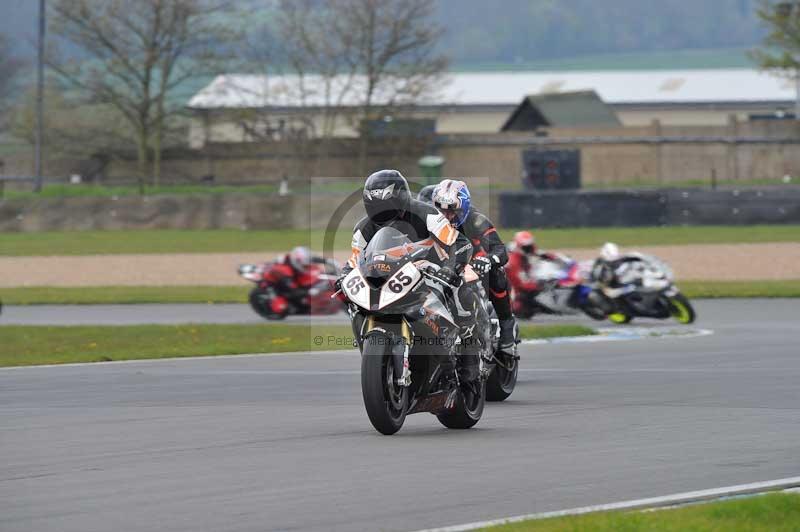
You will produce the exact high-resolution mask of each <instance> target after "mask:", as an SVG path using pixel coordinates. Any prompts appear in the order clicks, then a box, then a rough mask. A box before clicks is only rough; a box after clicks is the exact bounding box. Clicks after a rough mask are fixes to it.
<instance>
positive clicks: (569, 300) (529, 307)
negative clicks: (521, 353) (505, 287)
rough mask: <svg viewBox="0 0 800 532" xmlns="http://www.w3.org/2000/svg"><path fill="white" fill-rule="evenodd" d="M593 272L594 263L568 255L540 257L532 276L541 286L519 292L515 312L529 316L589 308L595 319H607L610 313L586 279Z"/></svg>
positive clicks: (561, 313) (563, 313) (564, 312)
mask: <svg viewBox="0 0 800 532" xmlns="http://www.w3.org/2000/svg"><path fill="white" fill-rule="evenodd" d="M590 273H591V263H589V264H587V263H586V262H576V261H575V260H573V259H571V258H570V257H568V256H566V255H562V254H555V255H552V256H548V257H541V258H539V259H538V260H537V261H536V262H535V264H534V266H533V267H532V268H531V277H533V278H534V279H535V280H536V283H537V285H539V286H540V287H541V289H540V290H539V291H537V292H520V293H517V294H515V302H514V303H515V314H516V315H517V317H519V318H522V319H529V318H531V317H533V315H534V314H537V313H543V314H555V315H574V314H579V313H580V312H585V313H586V314H588V315H589V316H591V317H593V318H595V319H605V317H606V314H605V313H604V312H603V311H602V310H601V309H600V308H598V307H597V305H596V301H595V298H596V296H594V295H593V294H592V287H591V285H590V284H588V283H587V282H586V281H585V280H586V279H588V278H589V276H590Z"/></svg>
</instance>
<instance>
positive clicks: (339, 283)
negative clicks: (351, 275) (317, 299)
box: [333, 275, 345, 292]
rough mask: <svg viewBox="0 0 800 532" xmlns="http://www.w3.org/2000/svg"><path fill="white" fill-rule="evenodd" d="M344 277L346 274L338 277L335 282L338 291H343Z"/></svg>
mask: <svg viewBox="0 0 800 532" xmlns="http://www.w3.org/2000/svg"><path fill="white" fill-rule="evenodd" d="M344 278H345V276H344V275H342V276H341V277H339V278H338V279H336V281H334V283H333V288H334V289H335V290H336V291H337V292H341V291H342V281H344Z"/></svg>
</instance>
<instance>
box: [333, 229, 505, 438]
mask: <svg viewBox="0 0 800 532" xmlns="http://www.w3.org/2000/svg"><path fill="white" fill-rule="evenodd" d="M431 245H432V242H431V241H430V240H428V241H422V242H416V243H414V242H411V240H410V239H409V238H408V236H406V235H404V234H403V233H401V232H400V231H398V230H397V229H395V228H392V227H384V228H381V229H380V230H379V231H378V232H377V233H376V234H375V236H374V237H373V238H372V240H371V241H370V242H369V244H368V245H367V247H366V248H365V249H364V251H363V252H362V253H361V254H360V256H359V262H358V265H357V267H356V268H354V269H353V270H352V271H351V272H350V273H349V274H348V275H347V276H346V277H345V278H344V279H343V280H342V291H343V293H344V294H345V297H346V299H347V302H348V313H349V314H350V318H351V321H352V326H353V332H354V334H355V338H356V343H357V344H358V347H359V349H360V351H361V355H362V356H361V392H362V396H363V399H364V407H365V409H366V411H367V416H368V417H369V420H370V422H371V423H372V425H373V426H374V427H375V429H376V430H377V431H378V432H380V433H382V434H387V435H388V434H394V433H395V432H397V431H398V430H400V428H401V427H402V426H403V423H404V421H405V418H406V416H407V415H409V414H415V413H418V412H429V413H432V414H434V415H435V416H436V417H437V418H438V419H439V421H440V422H441V423H442V424H443V425H444V426H445V427H448V428H451V429H467V428H470V427H472V426H474V425H475V424H476V423H477V422H478V421H479V420H480V418H481V416H482V414H483V409H484V405H485V401H486V400H487V398H489V396H490V394H491V396H492V397H493V398H495V399H497V400H502V399H505V398H507V397H508V396H509V395H510V394H511V392H512V391H513V389H514V386H515V385H516V379H517V372H518V365H517V363H516V362H517V361H516V352H514V353H513V356H505V355H504V354H502V355H501V354H500V353H498V352H497V341H498V339H499V326H498V322H497V320H496V319H495V320H492V319H490V318H489V317H488V316H489V315H488V314H487V313H486V312H485V311H484V310H485V309H484V308H481V309H473V310H474V311H475V313H476V314H477V315H478V319H477V321H476V322H473V325H472V326H471V327H462V326H459V324H458V321H460V320H459V319H458V318H457V317H456V316H454V315H453V314H452V313H451V311H450V310H449V308H454V307H453V305H449V304H448V301H450V302H453V301H454V298H455V294H454V290H455V288H454V287H451V286H449V285H445V284H443V283H442V282H441V281H440V280H438V279H437V278H436V277H435V275H434V272H435V271H436V270H437V269H438V268H439V267H438V266H437V265H435V264H433V263H431V262H429V261H427V260H425V257H426V256H427V254H428V252H429V250H430V248H431ZM477 280H478V277H477V275H475V273H474V272H473V271H472V270H471V269H468V270H467V271H466V272H465V283H471V284H470V285H464V284H462V287H461V288H460V289H472V286H476V285H480V283H479V282H477ZM478 299H479V301H483V300H480V298H478ZM481 304H483V303H481ZM460 310H461V309H459V312H460ZM492 362H494V363H492ZM469 368H473V369H476V371H475V373H477V375H474V374H473V375H472V376H471V378H467V377H466V376H465V375H467V374H468V373H470V372H469V371H464V370H467V369H469ZM500 397H502V399H500Z"/></svg>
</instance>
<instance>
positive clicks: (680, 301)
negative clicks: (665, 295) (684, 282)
mask: <svg viewBox="0 0 800 532" xmlns="http://www.w3.org/2000/svg"><path fill="white" fill-rule="evenodd" d="M669 313H670V314H671V315H672V317H673V318H675V319H676V320H678V323H683V324H689V323H692V322H693V321H694V320H695V318H696V317H697V314H696V313H695V311H694V307H692V304H691V303H689V300H688V299H686V296H684V295H683V294H681V293H678V294H675V295H674V296H672V297H671V298H669Z"/></svg>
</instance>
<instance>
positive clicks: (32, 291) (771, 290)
mask: <svg viewBox="0 0 800 532" xmlns="http://www.w3.org/2000/svg"><path fill="white" fill-rule="evenodd" d="M678 286H679V287H680V289H681V290H682V291H683V293H684V294H685V295H686V296H687V297H689V298H694V299H696V298H735V297H800V279H798V280H788V281H682V282H679V283H678ZM250 289H251V286H250V285H249V284H247V285H244V284H242V285H236V286H89V287H55V286H31V287H22V288H0V301H2V302H3V303H4V304H6V305H97V304H140V303H202V304H205V303H208V304H212V303H246V302H247V294H248V293H249V291H250Z"/></svg>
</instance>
